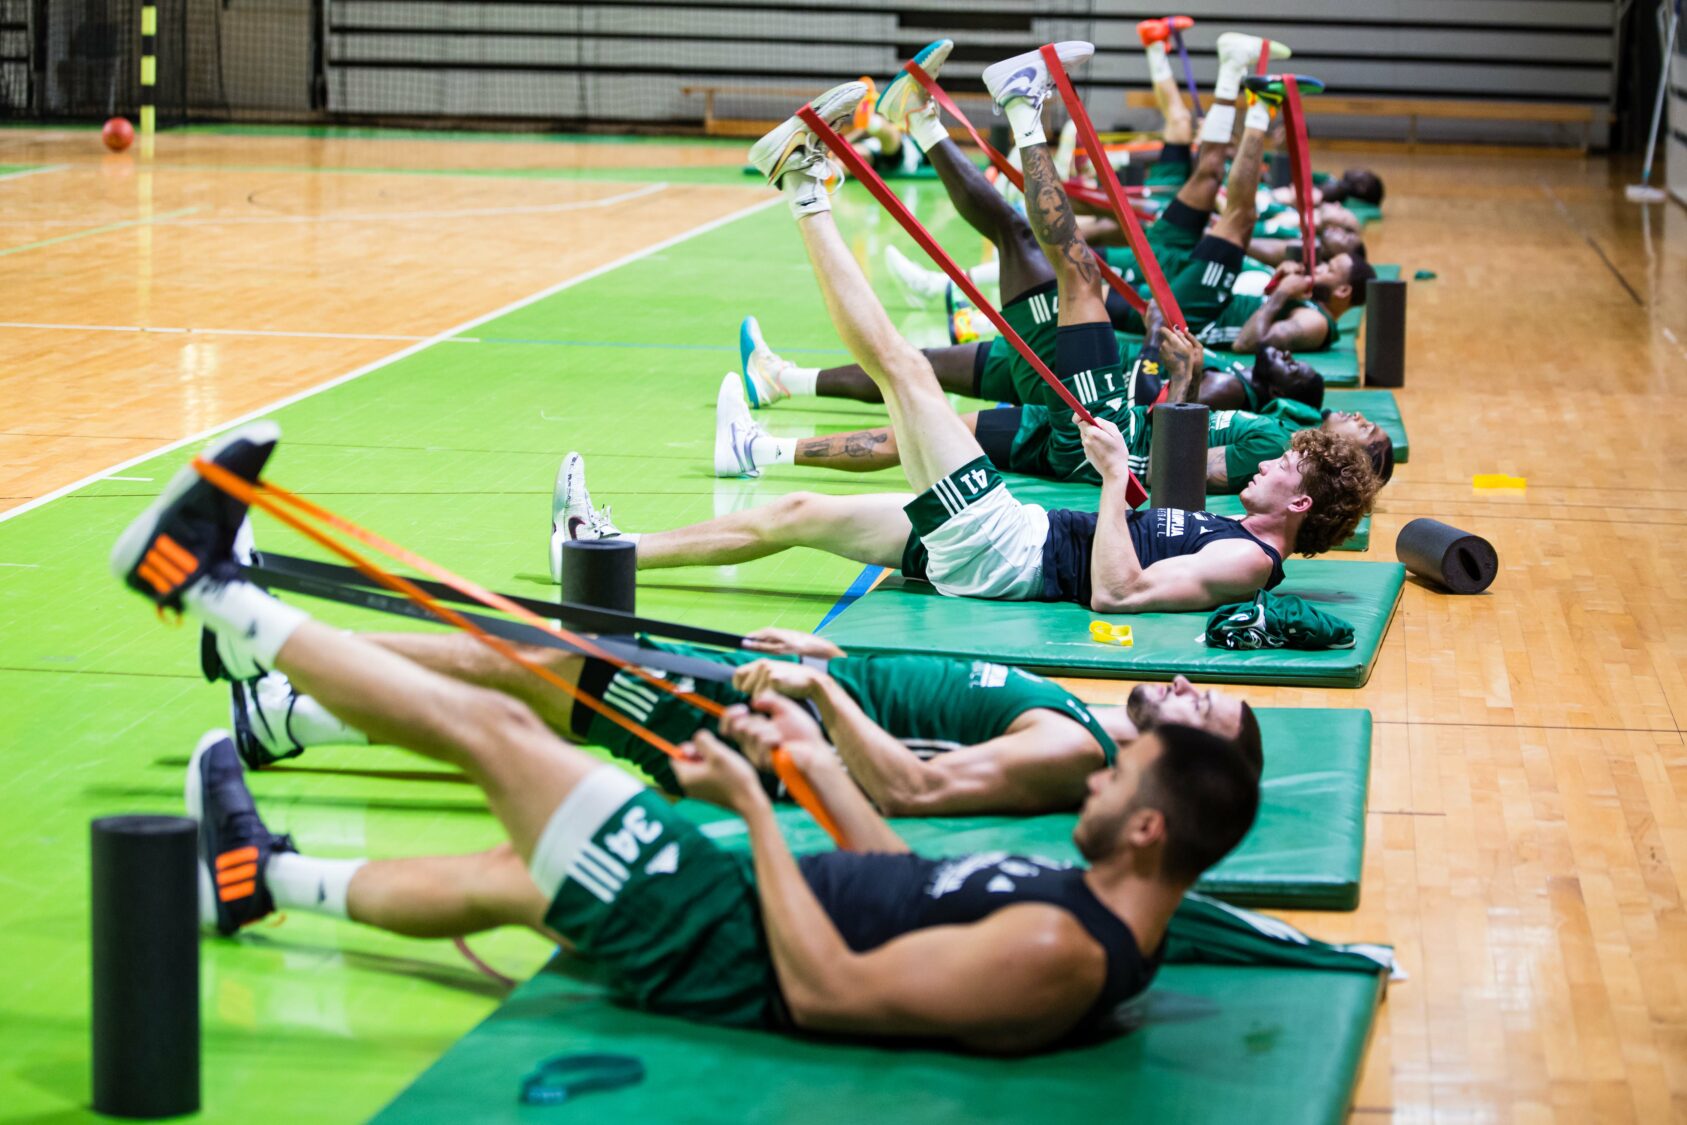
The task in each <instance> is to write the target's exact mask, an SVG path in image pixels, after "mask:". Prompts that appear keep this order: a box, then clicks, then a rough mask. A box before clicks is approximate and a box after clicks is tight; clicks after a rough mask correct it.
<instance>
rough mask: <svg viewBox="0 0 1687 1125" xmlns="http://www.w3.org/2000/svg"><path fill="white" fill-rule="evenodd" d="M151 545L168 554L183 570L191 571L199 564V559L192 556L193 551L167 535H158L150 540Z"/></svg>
mask: <svg viewBox="0 0 1687 1125" xmlns="http://www.w3.org/2000/svg"><path fill="white" fill-rule="evenodd" d="M152 545H153V546H154V547H155V548H157V549H158V550H160V551H163V552H164V553H165V554H166V555H168V556H170V558H171V559H172V560H174V561H175V564H176V565H177V566H179V567H181V568H182V569H183V570H186V571H189V572H192V570H193V569H194V568H195V567H197V566H198V565H199V560H198V559H196V558H194V557H193V552H192V551H190V550H188V549H187V548H186V547H184V546H182V545H181V544H180V543H178V542H176V541H175V540H174V539H171V538H170V537H169V536H168V535H160V536H159V537H158V538H157V539H154V540H153V541H152Z"/></svg>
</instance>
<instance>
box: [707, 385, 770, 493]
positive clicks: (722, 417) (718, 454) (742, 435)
mask: <svg viewBox="0 0 1687 1125" xmlns="http://www.w3.org/2000/svg"><path fill="white" fill-rule="evenodd" d="M761 435H762V428H761V427H760V426H758V425H756V422H755V419H753V418H751V417H750V404H749V403H747V402H745V401H744V389H743V386H742V385H741V384H740V383H739V381H738V376H736V375H734V374H732V373H731V372H727V374H726V375H724V376H723V377H722V378H721V381H720V393H719V394H718V395H716V396H715V476H717V477H759V476H761V470H760V469H758V468H756V461H755V457H754V455H753V454H752V453H751V450H750V443H751V442H753V441H755V440H756V438H758V437H760V436H761Z"/></svg>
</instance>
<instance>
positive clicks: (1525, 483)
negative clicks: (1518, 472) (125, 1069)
mask: <svg viewBox="0 0 1687 1125" xmlns="http://www.w3.org/2000/svg"><path fill="white" fill-rule="evenodd" d="M1470 483H1471V485H1472V486H1473V487H1475V488H1503V489H1514V490H1516V491H1522V490H1523V489H1525V488H1528V487H1529V478H1528V477H1514V476H1510V475H1508V474H1506V473H1477V474H1476V475H1475V476H1473V477H1471V478H1470Z"/></svg>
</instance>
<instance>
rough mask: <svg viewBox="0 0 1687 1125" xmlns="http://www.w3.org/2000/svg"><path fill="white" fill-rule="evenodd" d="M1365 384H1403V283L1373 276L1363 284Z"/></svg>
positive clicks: (1404, 286) (1401, 385)
mask: <svg viewBox="0 0 1687 1125" xmlns="http://www.w3.org/2000/svg"><path fill="white" fill-rule="evenodd" d="M1365 385H1366V386H1367V387H1403V386H1405V385H1406V283H1405V282H1404V281H1384V280H1383V279H1382V278H1380V277H1376V278H1372V279H1371V280H1370V282H1369V283H1368V284H1367V285H1366V286H1365Z"/></svg>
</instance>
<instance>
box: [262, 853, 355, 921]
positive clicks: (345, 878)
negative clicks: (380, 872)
mask: <svg viewBox="0 0 1687 1125" xmlns="http://www.w3.org/2000/svg"><path fill="white" fill-rule="evenodd" d="M368 862H369V861H368V860H366V859H313V858H311V857H310V856H307V855H299V854H298V853H297V852H277V853H275V854H274V855H272V856H270V857H269V863H268V864H266V865H265V866H264V882H265V883H267V884H269V893H270V897H271V898H273V899H275V906H276V909H277V910H302V911H305V912H306V913H308V914H326V915H328V916H329V917H331V918H345V917H347V914H346V894H347V892H348V891H349V890H350V889H351V877H352V876H353V875H356V874H357V869H358V868H360V867H362V866H363V865H364V864H365V863H368Z"/></svg>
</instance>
